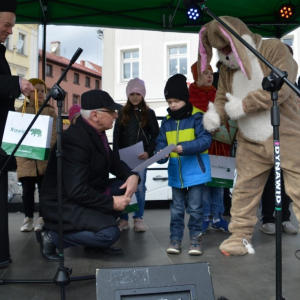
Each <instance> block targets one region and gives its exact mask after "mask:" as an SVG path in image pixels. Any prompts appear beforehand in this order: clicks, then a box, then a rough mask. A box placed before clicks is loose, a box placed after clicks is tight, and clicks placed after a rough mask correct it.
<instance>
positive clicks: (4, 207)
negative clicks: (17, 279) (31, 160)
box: [0, 171, 10, 262]
mask: <svg viewBox="0 0 300 300" xmlns="http://www.w3.org/2000/svg"><path fill="white" fill-rule="evenodd" d="M7 194H8V175H7V172H6V171H3V173H2V175H1V176H0V241H1V242H0V262H4V261H7V260H9V259H10V253H9V237H8V201H7Z"/></svg>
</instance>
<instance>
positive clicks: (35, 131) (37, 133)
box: [30, 128, 42, 137]
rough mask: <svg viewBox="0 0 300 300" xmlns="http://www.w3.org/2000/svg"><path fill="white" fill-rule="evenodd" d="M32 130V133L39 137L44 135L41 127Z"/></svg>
mask: <svg viewBox="0 0 300 300" xmlns="http://www.w3.org/2000/svg"><path fill="white" fill-rule="evenodd" d="M30 132H31V135H33V136H36V135H37V136H38V137H41V136H42V130H41V129H38V128H32V129H30Z"/></svg>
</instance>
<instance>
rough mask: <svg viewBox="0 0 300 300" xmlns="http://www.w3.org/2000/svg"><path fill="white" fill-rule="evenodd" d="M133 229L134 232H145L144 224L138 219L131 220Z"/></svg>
mask: <svg viewBox="0 0 300 300" xmlns="http://www.w3.org/2000/svg"><path fill="white" fill-rule="evenodd" d="M133 227H134V231H136V232H145V231H146V227H145V224H144V222H143V220H142V219H140V218H135V219H133Z"/></svg>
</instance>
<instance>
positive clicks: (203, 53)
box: [197, 23, 212, 85]
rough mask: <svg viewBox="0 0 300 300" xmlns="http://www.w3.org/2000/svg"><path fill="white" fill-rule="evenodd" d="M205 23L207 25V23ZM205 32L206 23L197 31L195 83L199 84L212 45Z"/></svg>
mask: <svg viewBox="0 0 300 300" xmlns="http://www.w3.org/2000/svg"><path fill="white" fill-rule="evenodd" d="M207 25H209V23H208V24H207ZM207 32H208V28H207V27H206V25H204V26H203V27H202V28H201V30H200V32H199V51H198V61H197V72H198V81H197V83H198V84H199V85H201V83H202V76H203V71H204V70H206V69H207V67H208V66H209V64H210V61H211V59H212V46H211V45H210V43H209V41H208V38H207Z"/></svg>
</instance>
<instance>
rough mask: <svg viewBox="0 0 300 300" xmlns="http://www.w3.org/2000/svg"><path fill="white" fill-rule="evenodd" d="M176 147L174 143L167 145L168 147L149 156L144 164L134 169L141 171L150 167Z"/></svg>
mask: <svg viewBox="0 0 300 300" xmlns="http://www.w3.org/2000/svg"><path fill="white" fill-rule="evenodd" d="M175 147H176V146H175V145H174V144H171V145H169V146H167V147H166V148H164V149H163V150H161V151H160V152H159V153H156V154H155V155H154V156H152V157H150V158H148V159H147V160H145V161H144V162H143V163H142V164H140V165H139V166H137V167H135V168H134V169H133V170H132V171H133V172H139V171H142V170H144V169H146V168H148V167H149V166H150V165H152V164H154V163H155V162H157V161H159V160H161V159H163V158H165V156H166V155H168V154H170V153H171V152H172V150H173V149H174V148H175Z"/></svg>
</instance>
